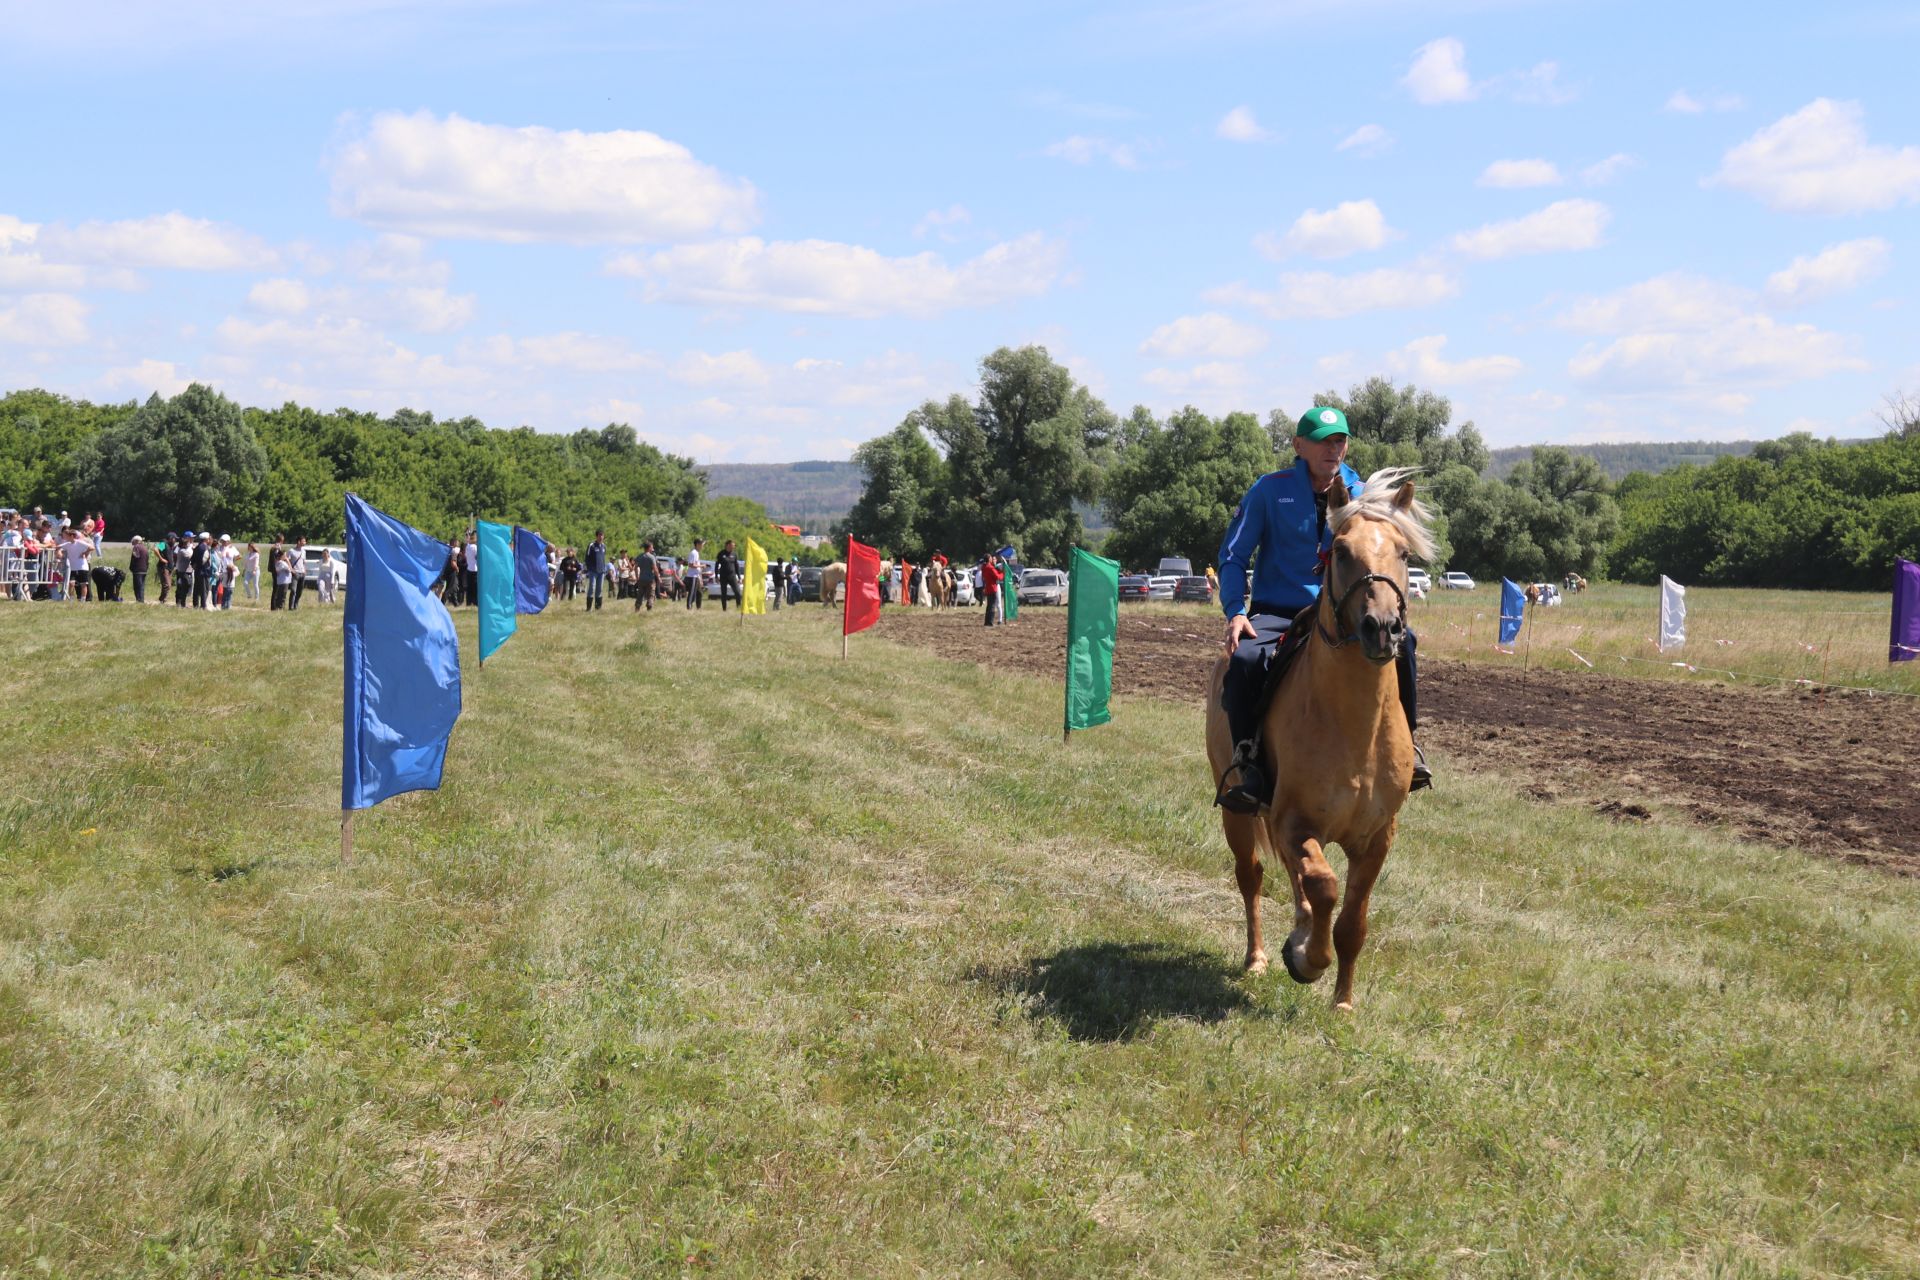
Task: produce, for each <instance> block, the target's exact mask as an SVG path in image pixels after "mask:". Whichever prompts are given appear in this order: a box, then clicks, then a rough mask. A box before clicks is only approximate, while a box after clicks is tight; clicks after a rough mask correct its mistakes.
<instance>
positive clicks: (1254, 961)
mask: <svg viewBox="0 0 1920 1280" xmlns="http://www.w3.org/2000/svg"><path fill="white" fill-rule="evenodd" d="M1266 971H1267V953H1266V952H1264V951H1256V952H1254V953H1253V954H1252V955H1250V956H1248V957H1247V973H1248V975H1249V976H1255V977H1257V976H1258V975H1260V974H1263V973H1265V972H1266Z"/></svg>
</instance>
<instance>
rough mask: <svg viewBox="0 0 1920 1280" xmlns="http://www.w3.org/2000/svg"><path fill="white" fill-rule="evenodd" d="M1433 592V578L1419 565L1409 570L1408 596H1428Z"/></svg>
mask: <svg viewBox="0 0 1920 1280" xmlns="http://www.w3.org/2000/svg"><path fill="white" fill-rule="evenodd" d="M1431 590H1433V578H1432V577H1431V576H1430V575H1429V574H1428V573H1427V571H1426V570H1425V569H1422V568H1421V567H1420V566H1419V565H1415V566H1414V567H1413V568H1411V569H1409V570H1407V594H1408V595H1413V594H1416V591H1417V594H1419V595H1423V596H1424V595H1426V594H1427V592H1429V591H1431Z"/></svg>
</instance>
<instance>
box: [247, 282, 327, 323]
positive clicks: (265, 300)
mask: <svg viewBox="0 0 1920 1280" xmlns="http://www.w3.org/2000/svg"><path fill="white" fill-rule="evenodd" d="M247 305H248V306H250V307H253V308H255V309H256V310H259V311H269V312H272V313H273V314H275V315H283V316H297V315H299V314H300V313H301V312H302V311H305V310H306V309H307V308H308V307H309V306H311V305H313V290H311V289H309V288H308V287H307V283H306V281H304V280H290V279H288V278H286V277H285V276H279V277H275V278H274V279H271V280H261V281H259V282H258V283H256V284H255V285H254V286H253V288H251V289H249V290H247Z"/></svg>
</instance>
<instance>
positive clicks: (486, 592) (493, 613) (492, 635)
mask: <svg viewBox="0 0 1920 1280" xmlns="http://www.w3.org/2000/svg"><path fill="white" fill-rule="evenodd" d="M475 525H476V528H477V529H478V530H479V539H480V601H479V603H480V661H482V662H485V661H486V660H487V659H488V658H491V657H492V656H493V651H494V650H495V649H498V648H499V647H500V646H501V645H503V644H505V643H506V642H507V637H508V636H510V635H512V634H513V633H514V630H515V629H516V628H517V627H518V626H519V625H520V620H519V619H518V618H516V617H515V616H514V612H513V526H512V525H510V524H495V523H493V521H491V520H480V521H476V522H475Z"/></svg>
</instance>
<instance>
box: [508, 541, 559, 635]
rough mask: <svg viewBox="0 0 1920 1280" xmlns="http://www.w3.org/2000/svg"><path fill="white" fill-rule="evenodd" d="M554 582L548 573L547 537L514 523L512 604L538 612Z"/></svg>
mask: <svg viewBox="0 0 1920 1280" xmlns="http://www.w3.org/2000/svg"><path fill="white" fill-rule="evenodd" d="M552 590H553V582H552V581H551V580H550V579H549V578H548V577H547V540H546V539H545V538H543V537H541V536H540V535H539V534H537V533H535V532H534V531H533V530H531V529H522V528H521V527H520V526H519V525H515V526H514V527H513V607H514V609H515V611H517V612H519V613H538V612H540V611H541V610H542V609H544V608H546V607H547V594H548V593H549V592H550V591H552Z"/></svg>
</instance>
